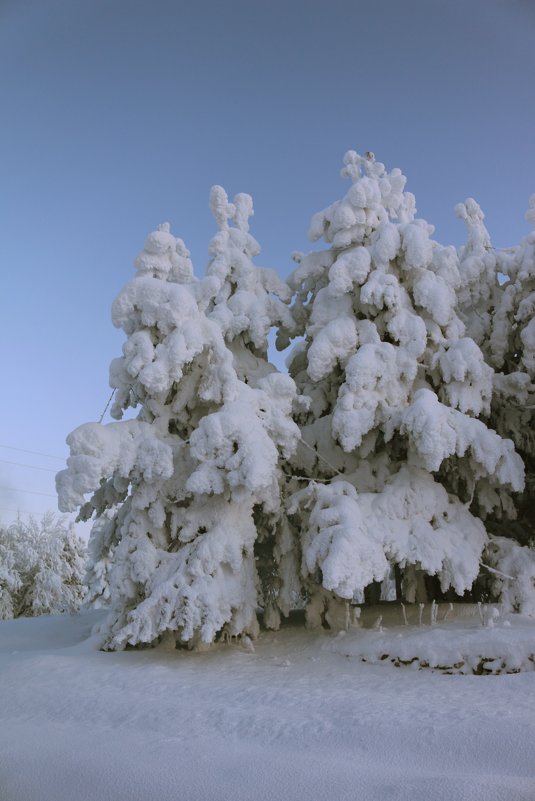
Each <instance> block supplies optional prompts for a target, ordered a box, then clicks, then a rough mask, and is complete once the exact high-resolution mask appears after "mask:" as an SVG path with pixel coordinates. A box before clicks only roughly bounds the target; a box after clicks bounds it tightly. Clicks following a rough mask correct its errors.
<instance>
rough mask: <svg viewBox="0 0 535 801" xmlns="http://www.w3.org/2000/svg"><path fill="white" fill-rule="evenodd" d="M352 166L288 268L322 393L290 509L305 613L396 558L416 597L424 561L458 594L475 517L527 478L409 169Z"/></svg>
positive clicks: (306, 423) (466, 575)
mask: <svg viewBox="0 0 535 801" xmlns="http://www.w3.org/2000/svg"><path fill="white" fill-rule="evenodd" d="M342 174H343V175H344V176H347V177H349V178H350V179H351V181H352V185H351V187H350V189H349V190H348V192H347V194H346V195H345V196H344V197H343V199H342V200H340V201H337V202H335V203H334V204H332V205H331V206H329V207H328V208H327V209H325V210H324V211H322V212H320V213H318V214H316V215H315V216H314V217H313V219H312V224H311V229H310V236H311V238H312V239H313V240H318V239H320V238H321V237H323V239H324V240H325V242H326V243H327V244H328V245H329V246H330V247H329V248H328V249H326V250H320V251H314V252H311V253H309V254H307V255H303V254H296V255H295V259H296V261H297V262H298V267H297V268H296V269H295V271H294V272H293V274H292V276H291V277H290V284H291V286H292V288H293V289H294V292H295V303H294V306H293V311H294V319H295V323H296V330H297V334H298V335H299V336H300V337H301V338H300V340H299V341H298V342H297V344H296V345H295V346H294V349H293V351H292V354H291V356H290V357H289V368H290V373H291V375H292V376H293V378H294V379H295V381H296V384H297V387H298V389H299V391H300V392H301V393H303V394H304V395H308V396H309V397H310V398H311V399H312V402H311V405H310V408H309V409H308V411H306V412H304V413H302V414H301V416H300V418H299V422H300V424H301V432H302V436H303V439H304V441H305V443H306V445H307V446H308V448H304V447H303V446H301V447H300V448H299V449H298V451H297V458H294V459H293V465H292V466H293V471H294V473H295V474H296V475H297V474H299V473H300V474H301V476H300V478H298V479H296V481H305V480H306V477H310V478H312V479H314V481H311V482H307V483H306V484H305V486H304V488H303V489H301V490H299V491H298V492H297V493H296V494H295V496H294V497H293V499H292V501H291V502H290V505H289V513H290V520H292V522H293V524H294V526H295V528H296V529H297V530H299V531H300V536H301V547H302V565H301V574H302V576H304V578H305V587H306V591H307V593H308V597H309V607H308V615H309V620H310V622H311V623H318V622H319V620H320V619H321V617H322V616H326V618H327V620H328V619H329V616H331V617H332V616H335V615H336V610H337V608H339V607H340V602H343V601H344V599H345V600H350V599H354V598H360V599H362V597H363V593H364V590H365V588H366V587H367V586H368V585H370V584H371V583H372V582H383V581H385V580H386V579H388V577H389V576H391V574H392V568H393V567H396V568H397V570H398V571H401V575H402V580H403V581H402V592H403V595H404V597H405V598H406V599H408V600H415V598H416V599H417V598H418V596H419V595H420V597H421V595H422V593H423V592H424V588H423V585H422V581H421V578H422V575H423V574H426V575H430V576H437V577H438V578H439V580H440V585H441V588H442V590H443V591H445V590H447V589H448V588H449V587H452V588H453V590H454V591H455V592H456V593H457V594H458V595H462V594H463V593H464V592H465V591H466V590H469V589H470V588H471V586H472V584H473V582H474V580H475V579H476V577H477V575H478V572H479V561H480V556H481V553H482V551H483V548H484V546H485V543H486V541H487V534H486V531H485V528H484V525H483V523H482V522H481V519H480V518H481V517H484V516H485V515H486V514H488V513H490V512H492V511H493V510H495V509H496V508H498V509H500V510H502V511H503V510H504V509H505V510H506V511H509V510H510V509H511V502H510V493H511V491H515V492H517V491H519V490H521V489H522V487H523V467H522V460H521V459H520V457H519V456H518V455H517V454H516V452H515V450H514V446H513V443H512V442H511V441H510V440H509V439H504V438H502V437H500V436H499V435H498V434H497V433H496V432H495V431H493V430H492V429H490V428H488V427H487V425H486V424H485V422H484V420H483V419H481V418H482V417H483V418H484V417H486V416H488V414H489V412H490V402H491V397H492V382H493V369H492V368H491V367H490V366H489V365H488V364H487V363H486V362H485V359H484V357H483V354H482V352H481V350H480V348H479V347H478V345H477V344H476V342H475V341H474V338H473V336H470V335H467V330H466V327H465V325H464V323H463V321H462V320H461V319H460V317H459V315H458V313H457V294H456V293H457V290H458V289H459V287H460V283H461V281H460V275H459V260H458V256H457V253H456V251H455V249H454V248H452V247H442V246H441V245H439V244H438V243H437V242H434V241H433V240H432V239H431V234H432V232H433V228H432V227H431V226H430V225H428V224H427V223H426V222H425V221H424V220H420V219H417V218H415V210H416V209H415V202H414V197H413V196H412V195H411V194H410V193H406V192H404V186H405V178H404V176H403V175H402V174H401V172H400V171H399V170H392V172H390V173H388V172H387V171H386V170H385V168H384V166H383V165H382V164H380V163H378V162H376V161H375V158H374V156H373V154H367V155H366V156H364V157H361V156H359V155H357V153H355V152H354V151H350V152H348V153H347V154H346V157H345V166H344V169H343V171H342ZM285 336H286V332H285V331H282V340H283V341H284V337H285ZM303 474H304V475H303Z"/></svg>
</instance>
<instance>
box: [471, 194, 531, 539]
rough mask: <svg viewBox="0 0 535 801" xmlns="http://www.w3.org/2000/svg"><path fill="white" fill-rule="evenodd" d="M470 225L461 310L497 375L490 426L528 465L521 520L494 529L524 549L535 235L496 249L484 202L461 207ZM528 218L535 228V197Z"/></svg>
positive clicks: (519, 500) (518, 510) (518, 506)
mask: <svg viewBox="0 0 535 801" xmlns="http://www.w3.org/2000/svg"><path fill="white" fill-rule="evenodd" d="M456 211H457V214H458V216H459V217H461V218H462V219H463V220H464V221H465V222H466V225H467V229H468V241H467V244H466V245H465V246H464V247H463V248H462V249H461V251H460V258H461V277H462V287H461V290H460V293H459V306H460V310H461V314H462V316H463V319H464V320H465V321H466V325H467V329H468V330H469V331H470V332H471V335H472V336H473V337H474V339H476V341H477V342H478V344H479V345H480V346H481V348H482V350H483V353H484V355H485V359H486V361H487V363H488V364H489V365H491V366H492V367H493V369H494V370H495V371H496V372H495V375H494V379H493V394H492V404H491V416H490V424H491V425H492V427H493V428H495V429H496V431H497V432H498V433H499V434H500V435H501V436H504V437H508V438H510V439H512V440H513V441H514V443H515V447H516V449H517V451H518V452H519V453H520V455H521V456H522V459H523V460H524V464H525V467H526V489H525V492H524V493H522V494H520V495H517V496H515V497H514V498H513V501H514V507H515V508H514V513H513V512H512V511H510V513H509V516H508V517H509V518H511V517H513V516H515V515H516V517H517V520H518V522H517V523H516V524H515V525H514V528H511V524H510V519H508V520H506V521H505V524H504V523H503V522H501V521H500V520H495V521H493V527H494V528H495V530H496V531H499V532H500V533H501V534H505V535H508V536H510V535H511V531H512V532H513V534H514V536H515V537H518V538H519V539H520V540H521V542H522V544H526V543H528V542H529V541H532V542H535V505H534V503H533V493H534V490H535V230H533V231H532V232H531V233H529V234H528V235H527V236H526V237H525V238H524V239H523V240H522V242H521V243H520V245H518V246H516V247H512V248H507V249H504V250H495V249H494V248H493V247H492V245H491V240H490V236H489V234H488V232H487V230H486V228H485V226H484V223H483V219H484V215H483V212H482V211H481V209H480V208H479V206H478V205H477V203H476V202H475V201H474V200H472V199H468V200H467V201H465V203H460V204H459V205H458V206H457V208H456ZM526 219H527V220H528V222H531V223H532V225H534V227H535V195H533V196H532V197H531V199H530V205H529V209H528V211H527V213H526Z"/></svg>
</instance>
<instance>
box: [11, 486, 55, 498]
mask: <svg viewBox="0 0 535 801" xmlns="http://www.w3.org/2000/svg"><path fill="white" fill-rule="evenodd" d="M0 489H4V490H8V491H9V492H28V493H29V494H30V495H43V496H44V497H45V498H57V497H58V496H57V495H50V494H49V493H48V492H36V491H35V490H25V489H17V487H5V486H3V485H2V484H0Z"/></svg>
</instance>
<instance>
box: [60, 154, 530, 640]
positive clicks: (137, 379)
mask: <svg viewBox="0 0 535 801" xmlns="http://www.w3.org/2000/svg"><path fill="white" fill-rule="evenodd" d="M343 175H344V176H346V177H349V178H350V179H351V186H350V188H349V190H348V191H347V193H346V195H345V196H344V197H343V198H342V200H339V201H337V202H335V203H333V204H332V205H331V206H329V207H328V208H326V209H325V210H324V211H322V212H319V213H318V214H316V215H315V216H314V217H313V219H312V224H311V229H310V236H311V238H312V239H313V240H318V239H320V238H323V239H324V241H325V243H326V245H327V247H326V248H324V249H323V250H315V251H313V252H311V253H309V254H306V255H305V254H300V253H296V254H294V259H295V261H296V262H297V267H296V269H295V270H294V272H293V273H292V274H291V276H290V277H289V280H288V282H287V283H286V282H284V281H282V280H280V279H279V278H278V277H277V275H276V274H275V273H274V272H273V271H272V270H269V269H266V268H264V267H258V266H256V265H255V264H254V262H253V259H254V257H256V256H257V255H258V253H259V250H260V249H259V246H258V243H257V242H256V240H255V239H254V238H253V237H252V235H251V234H250V232H249V218H250V217H251V215H252V213H253V207H252V200H251V198H250V197H249V196H248V195H244V194H240V195H237V196H236V197H235V199H234V201H233V202H232V203H231V202H229V200H228V198H227V195H226V193H225V192H224V190H223V189H222V188H221V187H214V188H213V189H212V192H211V196H210V205H211V209H212V213H213V215H214V217H215V220H216V223H217V226H218V231H217V232H216V234H215V236H214V237H213V239H212V241H211V243H210V247H209V252H210V257H211V258H210V262H209V264H208V267H207V270H206V274H205V276H204V277H203V278H201V279H198V278H196V277H195V276H194V273H193V267H192V264H191V261H190V258H189V253H188V251H187V249H186V247H185V245H184V243H183V241H182V240H181V239H176V238H175V237H174V236H173V235H172V234H171V232H170V228H169V225H168V224H164V225H161V226H159V228H158V229H157V230H156V231H155V232H153V233H152V234H150V235H149V237H148V238H147V240H146V242H145V246H144V249H143V251H142V253H141V254H140V256H138V258H137V260H136V262H135V266H136V275H135V277H134V278H133V279H132V280H131V281H130V282H129V283H128V284H127V285H126V286H125V287H124V288H123V290H122V291H121V293H120V294H119V296H118V298H117V299H116V300H115V302H114V304H113V309H112V318H113V322H114V324H115V325H116V326H117V327H119V328H122V329H123V331H124V333H125V335H126V341H125V343H124V345H123V354H122V356H121V357H120V358H117V359H115V360H114V361H113V362H112V364H111V367H110V383H111V386H112V387H113V388H114V390H115V401H114V405H113V407H112V416H113V417H114V418H115V419H116V420H117V421H118V422H114V423H110V424H108V425H99V424H95V423H88V424H85V425H82V426H81V427H80V428H78V429H76V430H75V431H74V432H72V433H71V434H70V435H69V437H68V440H67V441H68V444H69V446H70V453H71V455H70V457H69V459H68V467H67V470H65V471H62V472H61V473H60V474H58V477H57V487H58V493H59V499H60V508H61V509H62V510H64V511H68V510H73V509H76V508H79V509H80V516H81V518H82V519H84V520H85V519H89V518H91V517H94V519H95V522H94V526H93V531H92V535H91V540H90V544H89V550H90V569H89V595H90V600H91V601H92V602H93V603H94V604H96V605H105V606H109V614H108V616H107V618H106V620H105V622H104V623H103V625H102V630H101V636H102V645H103V647H105V648H123V647H125V646H126V645H127V644H131V645H135V644H137V643H154V642H156V641H158V640H159V639H160V638H163V637H164V635H165V639H166V641H169V638H170V637H174V638H175V639H176V641H177V642H183V643H186V644H188V645H189V646H190V647H191V646H199V645H201V644H208V643H210V642H212V641H213V640H214V639H215V638H216V637H217V636H235V635H244V636H247V635H252V636H254V635H255V634H256V633H257V630H258V623H257V609H258V608H259V607H261V608H262V609H263V619H264V623H265V625H267V626H269V627H272V628H276V627H278V625H279V624H280V619H281V615H288V613H289V611H290V609H291V608H292V606H295V605H296V604H305V605H306V607H307V620H308V623H309V624H310V625H318V624H321V623H322V622H324V621H325V622H327V623H331V625H335V626H337V625H339V621H340V620H344V619H347V609H348V603H350V602H353V603H354V602H358V601H361V600H362V599H363V598H364V597H365V592H368V593H369V591H370V587H371V586H373V587H378V586H379V585H380V584H382V586H383V593H387V588H388V587H390V589H389V590H388V592H389V593H392V586H393V584H394V583H395V585H396V590H395V591H394V592H397V595H398V597H399V596H401V597H403V598H404V599H405V600H408V601H422V600H424V598H425V595H426V580H425V577H436V578H435V589H436V591H437V592H442V593H445V592H449V593H453V594H456V595H457V596H462V595H463V593H465V592H466V591H469V590H470V589H471V588H472V586H473V584H474V581H475V580H476V578H477V577H478V574H479V572H480V562H481V558H482V553H483V551H484V548H485V546H486V545H487V543H488V534H487V529H486V525H487V523H485V522H484V521H491V522H492V521H495V520H498V519H500V518H501V519H502V520H503V519H505V520H509V519H511V518H512V517H514V515H515V513H516V508H517V503H518V502H517V500H516V497H517V494H518V493H520V492H521V491H522V490H523V487H524V466H523V462H522V459H521V457H520V456H519V455H518V453H517V451H516V450H515V447H514V444H513V441H512V439H511V437H512V433H513V432H508V431H506V430H505V429H504V428H503V427H502V428H500V427H499V426H498V425H496V429H497V430H494V428H493V425H492V423H493V421H494V420H495V419H497V412H496V408H497V406H496V404H497V401H496V399H497V397H499V395H500V392H501V393H502V394H503V393H505V394H507V392H508V391H509V389H508V387H509V384H510V383H511V382H513V383H514V380H515V373H513V372H508V373H507V375H506V374H505V373H497V369H502V368H501V362H500V361H499V359H498V358H497V356H496V357H494V358H493V357H492V352H491V351H489V338H490V331H491V326H492V324H493V323H492V312H493V310H494V308H495V307H496V303H497V302H498V301H497V299H499V298H501V297H502V295H503V290H502V288H501V285H500V282H499V280H498V275H497V270H500V271H501V272H505V268H504V267H503V265H502V266H500V265H501V262H499V260H497V259H496V258H495V257H494V255H489V253H490V250H489V247H490V246H489V244H488V234H487V233H486V230H485V229H484V227H483V224H482V215H481V212H480V211H479V209H478V207H477V204H475V203H474V202H473V201H471V202H470V203H469V202H467V203H466V204H464V206H462V208H461V207H459V209H458V213H459V215H460V216H462V217H464V218H465V220H466V221H467V223H468V226H469V232H470V236H469V242H468V244H467V246H466V247H465V248H464V249H463V250H462V251H461V252H460V253H457V251H456V250H455V249H454V248H452V247H443V246H441V245H440V244H438V243H437V242H435V241H434V240H433V239H432V238H431V237H432V233H433V228H432V226H430V225H428V224H427V223H426V222H425V221H424V220H421V219H418V218H416V216H415V213H416V207H415V201H414V197H413V196H412V195H411V194H410V193H407V192H405V191H404V187H405V180H406V179H405V177H404V176H403V175H402V174H401V172H400V171H399V170H397V169H395V170H392V171H391V172H387V171H386V169H385V167H384V166H383V165H382V164H380V163H378V162H376V161H375V158H374V156H373V154H367V155H366V156H364V157H361V156H359V155H358V154H357V153H355V152H354V151H350V152H349V153H347V154H346V157H345V166H344V169H343ZM526 248H527V245H525V244H524V245H522V246H521V249H520V251H518V252H517V251H514V253H513V254H512V255H511V256H510V259H509V260H510V261H511V260H512V262H514V264H517V263H520V262H521V261H522V259H524V261H525V259H526V258H527V259H528V261H529V258H531V256H530V255H529V254H530V253H531V251H529V254H528V256H525V252H527V250H526ZM528 250H529V248H528ZM522 264H524V262H522ZM522 270H523V271H524V272H522ZM525 272H526V268H525V265H524V267H523V268H522V269H520V268H518V269H516V268H515V269H514V270H513V268H511V270H510V271H509V274H510V276H511V278H510V281H511V282H516V283H518V281H523V282H524V283H523V284H522V286H523V289H522V290H521V291H520V290H519V291H518V293H517V294H518V297H520V296H522V298H523V300H522V301H518V303H517V302H516V300H515V303H513V306H514V308H515V309H517V310H516V311H515V312H514V314H515V315H516V316H515V320H517V318H518V320H520V316H521V317H522V321H525V320H527V314H528V311H527V305H526V303H524V300H525V292H526V288H525V286H524V284H525V283H526V281H525V278H521V277H520V276H521V275H522V276H523V275H524V273H525ZM528 283H529V282H528ZM515 285H516V284H515ZM516 297H517V295H515V298H516ZM522 303H524V305H522ZM515 304H516V305H515ZM520 309H522V310H520ZM504 314H505V312H504ZM519 315H520V316H519ZM502 316H503V315H502ZM505 316H507V315H506V314H505ZM480 318H481V319H480ZM507 319H509V318H507ZM273 330H276V332H277V347H278V348H279V349H285V348H286V347H287V346H288V345H289V343H293V344H292V350H291V353H290V356H289V358H288V366H289V375H288V374H283V373H281V372H280V371H278V370H277V369H276V368H275V367H274V366H273V365H272V364H270V362H269V360H268V336H269V334H270V333H271V332H272V331H273ZM507 330H509V329H507ZM530 330H531V329H530V327H529V323H527V322H526V323H525V325H523V327H522V331H521V332H520V334H519V337H520V339H519V340H518V341H519V342H520V341H521V342H522V343H523V344H524V350H523V351H522V353H523V354H524V355H523V356H522V358H523V362H522V364H523V365H524V366H523V368H522V369H523V370H524V373H523V374H522V375H523V376H524V375H528V373H529V369H531V367H532V366H533V365H532V363H531V362H530V358H531V357H530V356H529V348H530V347H531V340H530V336H531V334H530V333H529V332H530ZM511 347H512V349H513V350H515V353H516V352H517V350H518V348H519V346H518V344H517V341H516V340H515V343H514V344H513V345H512V346H511ZM509 350H511V348H509ZM508 369H509V368H508ZM519 369H520V368H519ZM528 377H529V375H528ZM527 381H528V379H527V378H520V379H519V382H520V384H519V386H521V387H522V392H524V395H526V397H528V396H529V392H531V389H530V388H529V387H528V386H527ZM508 382H509V383H508ZM526 393H527V394H526ZM128 409H133V410H135V412H136V416H135V418H134V419H121V418H122V416H123V414H124V412H125V410H128ZM489 421H490V424H489ZM504 435H505V436H504ZM512 438H513V439H515V438H514V437H512ZM515 442H516V443H517V445H518V447H519V448H520V450H521V451H522V443H520V442H519V441H518V440H517V439H515ZM497 569H499V568H497ZM389 597H390V596H389ZM526 603H527V602H526ZM526 608H527V606H526Z"/></svg>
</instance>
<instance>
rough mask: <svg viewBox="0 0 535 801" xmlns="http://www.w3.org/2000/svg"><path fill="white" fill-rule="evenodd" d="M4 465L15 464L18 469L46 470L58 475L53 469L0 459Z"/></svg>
mask: <svg viewBox="0 0 535 801" xmlns="http://www.w3.org/2000/svg"><path fill="white" fill-rule="evenodd" d="M0 462H3V463H4V464H14V465H16V466H17V467H29V468H30V469H31V470H45V471H46V472H47V473H57V470H54V469H53V468H52V467H37V466H36V465H33V464H22V462H10V461H9V460H8V459H0Z"/></svg>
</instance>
